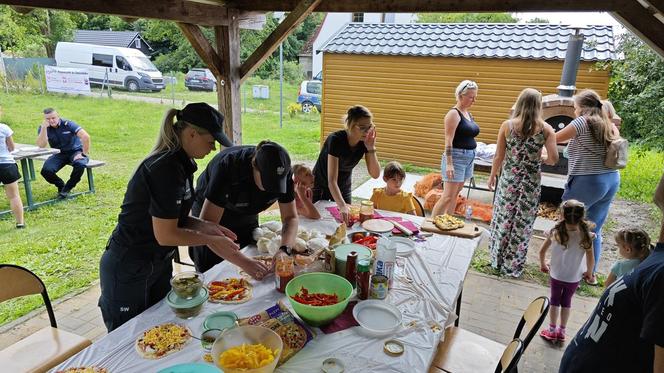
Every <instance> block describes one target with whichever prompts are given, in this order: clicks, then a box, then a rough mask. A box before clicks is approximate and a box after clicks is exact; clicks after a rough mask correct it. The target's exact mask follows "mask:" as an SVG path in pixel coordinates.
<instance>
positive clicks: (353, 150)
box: [314, 130, 367, 195]
mask: <svg viewBox="0 0 664 373" xmlns="http://www.w3.org/2000/svg"><path fill="white" fill-rule="evenodd" d="M366 152H367V147H366V146H365V145H364V142H363V141H360V142H359V143H357V145H355V146H353V147H351V146H350V144H348V133H347V132H346V130H340V131H337V132H332V133H331V134H330V135H329V136H328V137H327V139H326V140H325V144H324V145H323V148H322V149H321V150H320V154H319V155H318V160H317V161H316V165H315V166H314V189H322V190H327V189H328V187H327V156H328V154H329V155H331V156H334V157H337V158H339V174H338V175H337V185H338V186H339V190H340V191H341V194H342V195H345V194H348V195H350V192H351V187H352V186H351V175H352V174H353V168H355V166H357V164H358V163H360V160H361V159H362V158H363V157H364V154H365V153H366Z"/></svg>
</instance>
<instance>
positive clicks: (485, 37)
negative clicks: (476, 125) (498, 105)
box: [322, 23, 615, 61]
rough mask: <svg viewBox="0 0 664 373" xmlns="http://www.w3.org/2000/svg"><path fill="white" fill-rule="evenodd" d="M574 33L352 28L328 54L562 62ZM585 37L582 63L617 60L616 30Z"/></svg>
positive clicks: (513, 27) (537, 28)
mask: <svg viewBox="0 0 664 373" xmlns="http://www.w3.org/2000/svg"><path fill="white" fill-rule="evenodd" d="M573 32H574V30H573V29H571V28H570V27H569V26H566V25H555V24H454V23H448V24H444V23H441V24H418V23H413V24H384V23H376V24H372V23H349V24H348V25H346V27H345V28H344V29H342V30H341V31H340V32H339V33H338V34H337V35H336V36H335V37H334V38H333V39H331V40H330V41H329V42H328V43H327V44H326V45H325V46H324V47H323V48H322V50H323V51H325V52H329V53H361V54H381V55H411V56H439V57H478V58H513V59H548V60H562V59H564V58H565V52H566V50H567V41H568V38H569V36H570V35H571V34H572V33H573ZM582 33H583V34H584V35H586V40H585V42H584V47H583V51H582V53H581V60H583V61H605V60H611V59H614V58H615V51H614V45H613V28H612V26H602V25H600V26H589V27H588V28H587V29H584V30H582ZM376 46H379V48H376Z"/></svg>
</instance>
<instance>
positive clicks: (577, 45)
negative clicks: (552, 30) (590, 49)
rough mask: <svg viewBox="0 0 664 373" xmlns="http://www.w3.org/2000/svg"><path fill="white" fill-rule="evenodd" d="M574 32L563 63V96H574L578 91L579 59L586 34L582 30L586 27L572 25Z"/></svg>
mask: <svg viewBox="0 0 664 373" xmlns="http://www.w3.org/2000/svg"><path fill="white" fill-rule="evenodd" d="M570 28H572V29H573V30H574V33H573V34H572V35H570V36H569V41H568V42H567V52H566V53H565V62H564V63H563V73H562V75H561V76H560V85H559V86H558V87H557V88H558V95H560V96H561V97H572V96H573V95H574V91H576V85H575V84H576V73H577V72H578V71H579V60H580V58H581V51H582V50H583V39H584V36H583V34H581V30H582V29H584V28H585V27H581V26H572V27H570Z"/></svg>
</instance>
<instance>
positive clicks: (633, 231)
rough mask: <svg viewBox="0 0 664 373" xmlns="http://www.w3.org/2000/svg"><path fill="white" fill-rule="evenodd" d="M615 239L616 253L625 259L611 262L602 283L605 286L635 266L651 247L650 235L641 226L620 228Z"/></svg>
mask: <svg viewBox="0 0 664 373" xmlns="http://www.w3.org/2000/svg"><path fill="white" fill-rule="evenodd" d="M615 240H616V244H618V253H619V254H620V256H622V257H623V258H625V259H623V260H619V261H617V262H615V263H613V266H612V267H611V272H610V273H609V276H608V277H607V278H606V283H605V284H604V285H605V286H606V287H609V285H611V284H612V283H613V282H614V281H615V280H617V279H618V278H620V277H621V276H622V275H625V274H627V273H629V272H631V271H632V270H633V269H634V268H636V266H638V265H639V264H640V263H641V262H642V261H643V260H644V259H645V258H647V257H648V255H650V251H652V249H653V246H652V245H651V244H650V236H648V233H646V232H645V231H644V230H643V229H641V228H628V229H621V230H619V231H618V232H617V233H616V235H615Z"/></svg>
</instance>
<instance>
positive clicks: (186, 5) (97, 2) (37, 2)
mask: <svg viewBox="0 0 664 373" xmlns="http://www.w3.org/2000/svg"><path fill="white" fill-rule="evenodd" d="M0 4H7V5H12V6H19V7H31V8H46V9H58V10H67V11H73V12H85V13H99V14H109V15H114V16H119V17H131V18H153V19H163V20H168V21H176V22H184V23H194V24H199V25H204V26H225V25H228V16H227V8H226V7H224V6H221V5H210V4H201V3H195V2H191V1H186V0H163V1H151V2H150V1H135V0H114V1H108V0H79V1H71V0H0Z"/></svg>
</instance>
